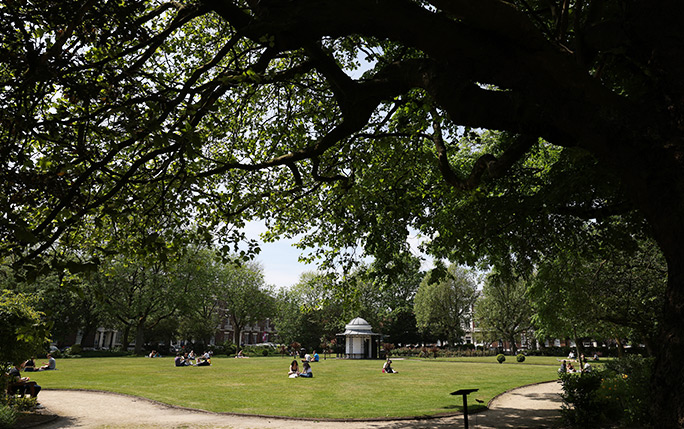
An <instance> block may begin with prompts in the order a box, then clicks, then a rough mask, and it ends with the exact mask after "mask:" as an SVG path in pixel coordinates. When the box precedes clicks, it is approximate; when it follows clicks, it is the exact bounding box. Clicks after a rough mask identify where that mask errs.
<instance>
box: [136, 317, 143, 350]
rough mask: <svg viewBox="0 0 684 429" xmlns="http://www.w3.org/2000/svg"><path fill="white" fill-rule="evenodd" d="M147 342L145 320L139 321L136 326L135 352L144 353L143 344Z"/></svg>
mask: <svg viewBox="0 0 684 429" xmlns="http://www.w3.org/2000/svg"><path fill="white" fill-rule="evenodd" d="M144 344H145V322H144V321H140V322H138V324H137V326H136V327H135V354H136V355H141V354H142V353H143V345H144Z"/></svg>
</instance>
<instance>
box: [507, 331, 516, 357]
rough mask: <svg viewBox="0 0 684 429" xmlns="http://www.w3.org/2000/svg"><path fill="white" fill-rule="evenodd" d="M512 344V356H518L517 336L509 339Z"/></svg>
mask: <svg viewBox="0 0 684 429" xmlns="http://www.w3.org/2000/svg"><path fill="white" fill-rule="evenodd" d="M508 341H510V343H511V356H515V355H517V354H518V344H517V343H516V342H515V335H511V336H510V337H509V339H508Z"/></svg>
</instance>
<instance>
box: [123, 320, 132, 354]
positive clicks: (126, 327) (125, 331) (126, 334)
mask: <svg viewBox="0 0 684 429" xmlns="http://www.w3.org/2000/svg"><path fill="white" fill-rule="evenodd" d="M130 335H131V326H130V325H124V329H123V332H122V333H121V347H122V348H123V350H124V351H127V350H128V345H129V344H128V337H129V336H130Z"/></svg>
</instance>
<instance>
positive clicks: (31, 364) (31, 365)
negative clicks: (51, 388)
mask: <svg viewBox="0 0 684 429" xmlns="http://www.w3.org/2000/svg"><path fill="white" fill-rule="evenodd" d="M33 359H34V357H33V356H31V359H29V360H27V361H26V362H24V371H25V372H32V371H35V370H36V362H35V361H34V360H33Z"/></svg>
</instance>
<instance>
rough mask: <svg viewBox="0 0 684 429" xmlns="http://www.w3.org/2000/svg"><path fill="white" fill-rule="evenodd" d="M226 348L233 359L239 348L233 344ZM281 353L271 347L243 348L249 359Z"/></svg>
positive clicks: (227, 353)
mask: <svg viewBox="0 0 684 429" xmlns="http://www.w3.org/2000/svg"><path fill="white" fill-rule="evenodd" d="M224 348H225V350H226V355H228V357H233V356H235V355H236V354H237V352H238V347H237V346H236V345H235V344H233V343H230V344H229V345H228V344H226V345H224ZM279 353H280V350H279V349H278V348H276V347H270V346H244V347H243V348H242V354H243V355H245V356H249V357H261V356H264V357H266V356H276V355H278V354H279Z"/></svg>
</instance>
